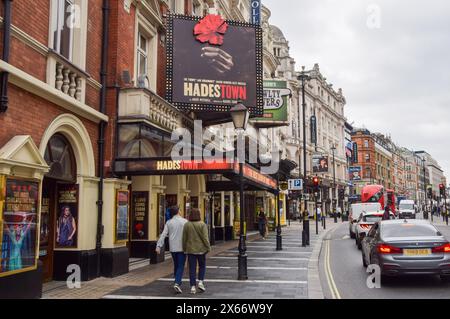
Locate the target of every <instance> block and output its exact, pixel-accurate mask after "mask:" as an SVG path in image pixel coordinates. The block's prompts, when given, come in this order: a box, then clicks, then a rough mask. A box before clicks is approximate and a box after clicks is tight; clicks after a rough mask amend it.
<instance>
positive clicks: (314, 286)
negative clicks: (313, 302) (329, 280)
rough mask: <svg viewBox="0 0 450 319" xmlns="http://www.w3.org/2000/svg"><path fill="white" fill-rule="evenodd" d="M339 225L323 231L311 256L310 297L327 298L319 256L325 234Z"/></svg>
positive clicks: (309, 273) (309, 265)
mask: <svg viewBox="0 0 450 319" xmlns="http://www.w3.org/2000/svg"><path fill="white" fill-rule="evenodd" d="M339 225H340V224H337V225H336V226H335V227H332V228H329V229H327V230H326V231H324V232H322V233H321V234H320V235H319V238H318V240H317V243H316V245H315V246H314V249H313V252H312V254H311V258H310V259H309V262H308V299H325V295H324V294H323V290H322V284H321V281H320V269H319V257H320V253H321V251H322V246H323V240H324V238H325V236H326V235H328V233H329V232H330V231H333V230H334V229H336V227H339Z"/></svg>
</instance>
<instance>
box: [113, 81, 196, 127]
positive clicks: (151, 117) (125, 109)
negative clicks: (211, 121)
mask: <svg viewBox="0 0 450 319" xmlns="http://www.w3.org/2000/svg"><path fill="white" fill-rule="evenodd" d="M119 119H120V120H130V119H131V120H135V119H142V120H146V121H149V122H150V123H151V124H154V125H156V126H158V127H160V128H161V129H164V130H165V131H168V132H172V131H173V130H175V129H177V128H181V127H184V128H188V129H189V128H192V127H193V123H192V120H191V119H190V118H188V117H187V116H186V115H184V114H183V113H181V112H180V111H179V110H178V109H176V108H175V107H174V106H172V105H171V104H170V103H169V102H167V101H166V100H164V99H163V98H161V97H160V96H158V95H157V94H156V93H154V92H153V91H151V90H149V89H145V88H127V89H122V90H121V92H120V96H119Z"/></svg>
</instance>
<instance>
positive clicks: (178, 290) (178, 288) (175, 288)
mask: <svg viewBox="0 0 450 319" xmlns="http://www.w3.org/2000/svg"><path fill="white" fill-rule="evenodd" d="M173 290H175V293H177V294H182V293H183V290H181V287H180V285H179V284H175V286H173Z"/></svg>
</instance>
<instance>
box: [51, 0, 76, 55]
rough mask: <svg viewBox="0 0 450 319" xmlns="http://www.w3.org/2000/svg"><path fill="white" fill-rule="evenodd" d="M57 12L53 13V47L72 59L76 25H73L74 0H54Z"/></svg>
mask: <svg viewBox="0 0 450 319" xmlns="http://www.w3.org/2000/svg"><path fill="white" fill-rule="evenodd" d="M53 5H54V6H55V11H54V12H55V14H53V15H52V20H53V21H52V34H53V49H54V50H55V51H56V52H58V53H59V54H61V55H62V56H64V57H65V58H66V59H68V60H70V61H72V59H73V42H74V41H73V39H74V34H73V31H74V27H73V26H72V25H71V23H72V17H73V15H74V13H75V6H74V2H73V0H53Z"/></svg>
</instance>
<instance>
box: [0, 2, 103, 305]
mask: <svg viewBox="0 0 450 319" xmlns="http://www.w3.org/2000/svg"><path fill="white" fill-rule="evenodd" d="M102 4H103V1H102V0H91V1H87V0H73V1H58V0H54V1H48V0H37V1H23V0H19V1H2V2H1V16H2V27H1V29H0V33H1V37H2V44H1V47H0V50H1V51H0V52H2V59H1V60H0V71H1V81H2V90H1V100H2V102H1V112H0V153H1V155H0V187H1V195H2V196H0V201H1V203H0V204H1V205H0V206H1V208H0V226H1V229H0V235H1V237H0V243H1V255H0V296H5V295H6V296H8V297H11V296H18V297H37V296H39V295H40V290H41V288H42V282H44V281H48V280H52V279H63V278H66V277H67V276H68V274H67V272H66V271H67V266H68V265H71V264H76V265H79V266H80V270H81V279H82V280H89V279H92V278H95V277H97V276H98V274H97V265H98V256H99V254H98V252H99V250H97V249H96V235H97V225H98V224H97V221H98V220H97V216H98V214H97V211H98V206H97V204H96V203H97V201H98V200H99V197H98V193H99V189H100V188H99V186H100V185H101V183H99V182H100V179H99V172H98V158H99V154H100V149H99V145H100V144H99V139H100V136H99V124H100V123H108V121H109V117H108V116H107V115H106V114H103V112H102V107H101V92H102V87H103V86H102V84H101V82H102V79H101V53H102V33H103V27H102V21H103V18H102V16H103V12H102ZM65 211H67V215H65ZM13 234H14V235H15V237H14V236H12V235H13ZM14 238H15V239H14ZM5 287H7V289H8V290H7V291H4V289H5ZM25 287H26V288H25Z"/></svg>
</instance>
